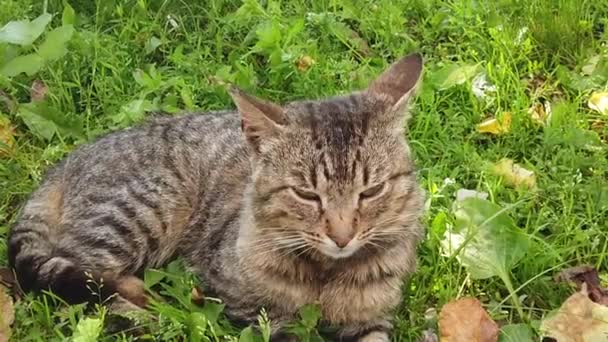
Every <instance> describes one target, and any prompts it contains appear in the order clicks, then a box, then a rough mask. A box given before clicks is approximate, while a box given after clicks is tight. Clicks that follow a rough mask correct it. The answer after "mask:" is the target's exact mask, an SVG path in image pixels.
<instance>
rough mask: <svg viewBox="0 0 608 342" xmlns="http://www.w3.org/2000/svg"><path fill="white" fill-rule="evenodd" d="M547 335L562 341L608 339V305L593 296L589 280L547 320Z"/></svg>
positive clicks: (594, 341) (543, 328)
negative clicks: (588, 289) (590, 294)
mask: <svg viewBox="0 0 608 342" xmlns="http://www.w3.org/2000/svg"><path fill="white" fill-rule="evenodd" d="M540 330H541V331H542V333H543V336H545V337H551V338H554V339H555V340H557V341H559V342H596V341H608V307H606V306H603V305H600V304H597V303H594V302H593V301H592V300H591V299H589V293H588V291H587V284H586V283H584V284H583V285H582V289H581V291H580V292H577V293H575V294H573V295H572V296H570V297H569V298H568V299H566V301H565V302H564V303H563V304H562V306H561V307H560V308H559V310H558V311H557V313H556V314H555V315H553V316H552V317H550V318H548V319H545V320H543V322H542V324H541V327H540Z"/></svg>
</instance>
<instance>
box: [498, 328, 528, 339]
mask: <svg viewBox="0 0 608 342" xmlns="http://www.w3.org/2000/svg"><path fill="white" fill-rule="evenodd" d="M533 341H534V335H533V334H532V329H530V327H529V326H528V325H526V324H509V325H505V326H504V327H502V328H501V329H500V335H498V342H533Z"/></svg>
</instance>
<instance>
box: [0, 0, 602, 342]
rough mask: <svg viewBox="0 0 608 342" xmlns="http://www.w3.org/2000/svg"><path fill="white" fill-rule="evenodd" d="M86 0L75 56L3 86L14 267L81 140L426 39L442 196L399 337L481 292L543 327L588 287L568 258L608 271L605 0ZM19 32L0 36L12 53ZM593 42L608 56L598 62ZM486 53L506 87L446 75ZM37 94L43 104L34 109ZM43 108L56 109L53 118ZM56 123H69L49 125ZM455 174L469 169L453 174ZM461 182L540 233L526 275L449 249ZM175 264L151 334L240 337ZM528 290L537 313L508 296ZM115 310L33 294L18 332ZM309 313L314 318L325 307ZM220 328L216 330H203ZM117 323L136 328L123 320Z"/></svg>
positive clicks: (0, 184) (432, 149)
mask: <svg viewBox="0 0 608 342" xmlns="http://www.w3.org/2000/svg"><path fill="white" fill-rule="evenodd" d="M69 3H70V4H71V6H72V7H73V9H74V10H75V13H76V21H75V33H74V35H73V36H72V38H71V40H70V41H69V43H68V44H67V54H65V55H64V56H63V57H61V58H59V59H58V60H55V61H50V62H48V63H46V64H45V65H44V66H43V67H42V68H41V70H40V71H39V72H37V73H35V74H34V75H32V76H27V75H25V74H20V75H18V76H15V77H10V78H9V77H6V76H2V75H0V89H1V90H2V91H3V92H4V93H5V94H6V95H5V96H2V98H4V99H8V100H6V101H4V100H3V101H2V103H0V113H1V118H5V119H8V120H10V122H11V123H12V125H13V126H14V127H15V128H16V144H15V146H14V148H13V149H12V151H11V152H10V153H8V154H7V153H4V154H3V156H2V157H0V188H1V189H2V191H1V192H0V263H2V264H6V258H5V255H6V243H5V240H6V235H7V232H8V230H9V227H10V226H11V224H12V223H13V222H14V220H15V214H16V212H17V211H18V209H19V206H20V205H21V204H23V203H24V201H25V200H26V199H27V196H28V194H29V193H30V192H31V191H33V189H35V187H36V185H37V184H38V183H39V182H40V180H41V176H42V174H43V172H44V170H45V169H47V168H48V167H49V166H50V165H52V164H53V163H54V162H56V161H58V160H59V159H61V158H62V157H63V156H64V155H65V154H66V153H68V152H69V151H70V150H72V149H73V148H74V146H76V145H78V144H81V143H84V142H86V141H89V140H91V139H92V138H94V137H95V136H98V135H99V134H102V133H104V132H107V131H109V130H112V129H118V128H121V127H126V126H129V125H132V124H134V123H135V122H137V121H139V120H141V119H142V118H144V117H145V113H144V110H167V111H172V112H178V111H180V110H189V111H192V110H202V111H206V110H214V109H222V108H226V107H232V106H233V105H232V104H231V102H230V99H229V96H228V95H227V93H226V91H225V87H224V85H223V84H224V83H226V82H233V83H236V84H238V85H240V86H241V87H243V88H245V89H248V90H251V91H253V92H255V93H256V94H257V95H260V96H265V97H268V98H270V99H273V100H276V101H287V100H293V99H303V98H315V97H321V96H327V95H333V94H336V93H342V92H347V91H349V90H353V89H358V88H362V87H364V86H365V85H366V83H367V82H368V81H369V80H370V79H371V78H372V77H373V76H374V75H376V74H377V73H378V72H380V70H382V69H383V68H384V67H385V66H386V65H387V63H389V62H390V61H392V60H394V59H395V58H397V57H399V56H401V55H404V54H406V53H408V52H412V51H415V50H416V51H420V52H422V53H423V54H424V56H425V59H426V71H425V77H424V83H423V86H422V88H421V90H420V93H419V97H418V99H417V100H416V103H415V105H414V108H413V112H414V118H413V120H412V122H411V125H410V132H409V137H410V140H411V145H412V148H413V150H414V152H415V154H416V160H417V164H418V167H419V180H420V182H421V184H422V186H423V187H424V188H425V189H426V190H427V191H428V197H429V205H430V206H429V210H428V211H427V213H426V215H425V217H424V223H425V225H426V227H427V228H428V232H427V238H426V239H425V241H424V242H422V243H421V244H420V246H419V269H418V271H417V273H416V274H415V275H414V276H413V277H412V279H411V280H410V281H409V282H407V284H405V285H404V298H405V300H404V303H403V305H402V307H401V309H400V310H399V312H398V315H397V318H396V327H397V328H396V331H395V339H396V340H402V341H413V340H416V339H417V338H418V337H419V336H421V334H422V332H423V330H424V329H426V328H427V327H428V326H430V325H432V323H430V322H428V321H426V320H425V312H426V311H427V310H428V309H430V308H435V309H437V310H439V309H440V308H441V306H442V305H443V304H445V303H447V302H448V301H450V300H452V299H454V298H456V297H459V296H465V295H470V296H475V297H477V298H479V299H481V300H482V302H483V303H484V304H486V307H487V308H488V310H489V311H490V313H491V315H492V316H493V318H495V319H496V320H499V321H500V322H502V323H517V322H523V323H525V324H528V325H530V326H531V327H532V328H536V327H538V321H539V320H540V319H542V317H543V316H544V315H546V314H547V313H548V312H549V311H550V310H553V309H556V308H558V307H559V306H560V304H561V303H562V302H563V300H564V299H565V298H566V297H567V296H568V295H569V293H570V292H571V290H570V289H568V288H567V287H565V286H564V285H558V284H556V283H554V282H553V280H552V276H553V275H554V274H555V273H556V272H558V271H559V270H560V269H562V268H565V267H568V266H573V265H577V264H583V263H586V264H591V265H594V266H595V267H597V268H598V269H600V271H601V272H603V273H604V274H605V273H606V272H607V271H608V149H607V143H608V124H607V122H606V121H607V119H608V117H607V116H605V115H604V116H602V115H600V114H598V113H597V112H593V111H591V110H589V109H588V107H587V99H588V97H589V95H590V93H591V92H592V91H597V90H605V89H607V87H608V45H607V44H608V32H607V31H606V29H605V27H606V26H608V2H606V1H593V2H591V1H581V0H556V1H539V0H534V1H520V0H500V1H490V2H484V1H464V0H463V1H461V0H458V1H439V0H409V1H406V0H399V1H392V0H379V1H371V0H369V1H355V0H315V1H312V0H311V1H288V0H283V1H280V0H276V1H270V0H268V1H261V4H258V2H257V1H255V0H246V1H243V2H241V1H236V0H233V1H228V0H225V1H223V0H208V1H190V0H181V1H161V0H138V1H134V0H132V1H118V0H111V1H109V0H103V1H102V0H96V1H84V0H78V1H76V0H69ZM304 3H305V4H304ZM63 7H64V6H63V3H62V1H59V0H50V1H45V2H42V1H34V0H8V1H4V2H3V4H2V6H0V25H4V24H5V23H7V22H9V21H11V20H18V19H25V18H29V19H33V18H35V17H37V16H38V15H40V14H41V13H42V12H43V11H44V9H45V8H46V10H47V11H48V12H49V13H51V14H54V15H55V16H54V17H53V20H52V21H51V23H50V24H49V27H47V32H48V31H49V28H55V27H58V26H60V25H61V23H62V18H61V17H62V13H63ZM40 40H44V38H42V39H39V40H38V41H36V43H35V44H34V45H35V46H39V44H40V43H39V41H40ZM5 45H6V44H4V45H2V44H1V43H0V65H2V63H4V62H3V58H4V57H3V56H4V55H6V46H5ZM156 45H158V46H156ZM33 49H36V48H33ZM26 50H27V51H26ZM28 51H29V50H28V48H25V49H21V53H26V52H28ZM32 51H34V50H32ZM30 52H31V51H30ZM303 56H309V57H310V58H312V60H313V61H314V63H313V64H312V65H310V66H309V67H307V68H303V69H306V70H300V69H299V68H298V67H297V65H298V61H300V59H301V58H302V57H303ZM594 56H599V57H596V58H599V62H598V63H597V66H596V67H595V70H592V71H591V72H589V70H590V67H589V63H590V59H591V58H592V57H594ZM474 65H477V69H476V70H475V72H474V73H473V75H472V76H476V75H478V74H480V73H484V74H485V75H486V77H487V79H488V80H489V81H490V82H491V83H492V84H493V85H495V86H496V92H494V93H492V94H490V96H489V97H488V98H487V99H485V100H484V99H479V98H477V97H476V96H474V94H473V92H472V90H471V82H472V80H471V78H467V79H465V80H464V82H463V83H462V84H453V82H452V83H450V82H448V83H446V82H447V81H446V78H447V77H448V76H450V71H454V70H456V71H459V70H460V71H462V70H464V69H462V68H463V67H467V66H474ZM458 68H460V69H458ZM452 76H453V74H452ZM36 79H39V80H42V81H43V82H44V83H45V84H46V85H47V87H48V90H49V93H48V98H47V100H46V101H44V102H43V104H42V105H40V106H39V107H33V109H32V107H28V105H27V103H28V102H29V101H30V97H29V96H30V95H29V88H30V86H31V84H32V82H33V81H34V80H36ZM539 102H540V103H545V102H549V103H551V106H552V119H551V122H550V124H548V125H546V126H539V125H536V124H535V123H534V122H533V121H532V120H531V119H530V115H529V114H528V108H530V107H531V106H533V105H534V104H536V103H539ZM11 103H12V104H11ZM16 103H18V104H19V105H17V106H16V107H17V108H12V109H11V107H14V105H15V104H16ZM23 108H25V109H23ZM28 108H29V109H30V110H33V111H34V114H30V115H29V116H28V114H27V113H25V112H24V111H25V110H27V109H28ZM503 112H511V113H512V115H513V123H512V127H511V130H510V132H509V133H507V134H503V135H500V136H493V135H487V134H481V133H478V132H477V131H476V129H475V126H476V124H478V123H480V122H481V121H482V120H484V119H485V118H486V117H489V116H494V115H496V114H500V113H503ZM32 115H33V116H32ZM32 117H33V118H34V119H38V120H42V121H39V124H38V126H36V124H35V123H32V120H34V119H32ZM41 117H42V119H40V118H41ZM28 120H29V121H28ZM40 122H42V123H40ZM40 125H42V126H40ZM41 127H42V128H41ZM45 127H46V128H48V127H52V129H54V130H56V131H57V133H56V134H52V133H51V134H48V133H47V134H45V133H44V128H45ZM505 157H506V158H511V159H513V160H514V161H515V162H517V163H519V164H521V165H522V166H524V167H526V168H527V169H530V170H532V171H534V172H535V174H536V178H537V184H538V189H537V190H535V191H532V190H525V189H515V188H512V187H510V186H509V185H508V184H506V183H505V182H504V181H503V180H502V179H501V178H499V177H497V176H495V175H493V174H492V173H491V172H489V171H488V167H487V163H493V162H496V161H498V160H500V159H502V158H505ZM447 178H450V179H452V180H453V181H454V182H453V183H452V182H448V183H447V184H446V185H445V186H443V184H444V180H445V179H447ZM460 188H467V189H476V190H479V191H485V192H487V193H489V198H490V200H491V201H492V202H494V203H496V204H498V205H500V206H501V207H503V208H506V209H505V210H506V212H507V214H508V215H509V216H510V217H511V218H513V219H514V221H515V222H516V224H517V225H518V227H520V228H521V230H522V232H523V233H525V234H526V236H527V237H528V239H529V241H530V247H529V249H528V251H527V254H526V255H525V257H524V258H523V259H522V260H520V261H519V262H518V263H517V264H516V265H515V266H514V267H513V268H512V269H510V274H509V277H510V279H511V282H512V287H513V288H512V289H511V290H509V289H508V288H507V286H506V285H505V283H504V282H503V281H502V280H500V279H499V278H498V277H492V278H489V279H485V280H477V279H472V278H471V277H469V276H468V273H467V269H465V268H463V267H462V266H461V264H460V263H459V262H458V260H457V259H455V258H447V257H445V256H442V253H441V241H442V240H443V239H444V232H445V230H446V227H447V226H449V225H450V224H451V223H453V222H454V216H453V212H452V202H453V201H454V194H455V191H456V190H458V189H460ZM168 272H169V273H170V274H173V275H171V276H167V277H165V280H164V281H163V282H162V285H160V286H161V287H162V290H161V291H163V292H164V294H165V295H166V296H165V298H169V299H167V300H169V302H164V301H162V300H161V301H160V302H159V303H158V305H155V306H153V308H152V309H151V310H150V317H140V318H138V320H137V322H139V323H138V324H139V325H140V328H142V329H144V330H145V332H146V333H147V334H148V337H150V338H156V339H158V340H170V339H172V336H180V335H182V334H187V335H188V336H190V339H192V340H206V339H208V338H210V339H212V340H213V339H214V337H213V336H221V335H229V334H234V335H235V336H238V331H236V330H234V329H233V328H231V327H229V326H228V325H227V324H226V322H225V321H224V320H223V319H222V318H221V317H220V318H218V320H217V321H216V320H215V319H214V317H216V316H217V315H216V310H218V309H219V307H218V306H217V305H213V303H211V304H209V303H207V304H206V305H205V308H204V310H202V311H201V310H200V309H199V308H196V307H194V306H191V305H190V304H189V299H188V298H189V297H188V296H189V293H190V292H189V291H190V289H191V286H192V283H193V282H192V280H191V279H190V278H189V277H188V276H175V274H178V275H179V274H182V275H183V272H181V271H179V268H176V267H175V266H172V269H170V270H168ZM157 286H159V285H157ZM513 291H515V292H516V294H515V295H516V296H517V297H518V298H519V301H515V303H521V307H522V312H518V310H515V308H514V307H513V303H514V302H513V301H512V300H511V298H509V296H510V295H511V292H513ZM170 303H176V304H170ZM522 313H523V315H522ZM304 316H306V315H304ZM313 316H314V315H313ZM85 317H88V319H85ZM205 319H209V320H210V321H212V322H214V323H213V324H210V325H207V324H206V323H205ZM101 321H105V322H106V323H107V322H108V321H110V318H109V315H108V314H107V313H106V310H105V309H103V308H98V309H96V310H92V311H85V310H84V309H83V307H81V306H73V307H68V306H66V305H63V304H61V303H60V302H59V301H58V300H56V299H53V298H52V297H50V296H39V297H33V296H28V297H26V298H25V299H23V300H22V301H21V302H20V303H19V304H18V305H17V307H16V322H15V325H14V327H13V333H14V340H15V341H28V340H40V341H49V340H63V339H65V338H66V336H71V335H72V333H73V331H75V330H79V329H80V330H82V331H89V330H90V331H95V329H96V324H97V323H100V322H101ZM307 322H308V323H307ZM300 324H301V325H302V326H301V327H300V328H301V329H300V330H302V329H303V330H307V329H308V328H306V327H307V326H310V325H311V324H310V319H309V320H308V321H307V319H305V317H304V318H303V322H300ZM312 325H314V324H312ZM205 326H208V328H209V329H211V330H209V329H207V330H205V331H204V332H201V329H202V328H201V327H205ZM87 329H89V330H87ZM82 331H81V333H82ZM102 336H103V338H104V339H107V340H113V339H118V340H129V339H130V338H131V337H128V336H129V335H128V334H124V333H113V332H108V331H105V332H104V333H103V334H102ZM85 340H86V339H85ZM243 340H247V339H245V337H243ZM86 341H88V340H86Z"/></svg>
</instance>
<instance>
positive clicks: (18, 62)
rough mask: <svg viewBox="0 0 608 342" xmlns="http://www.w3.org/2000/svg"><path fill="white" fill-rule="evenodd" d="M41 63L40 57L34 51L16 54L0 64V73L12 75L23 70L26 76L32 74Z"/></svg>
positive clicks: (39, 67)
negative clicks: (0, 67) (0, 66)
mask: <svg viewBox="0 0 608 342" xmlns="http://www.w3.org/2000/svg"><path fill="white" fill-rule="evenodd" d="M43 64H44V61H43V60H42V58H41V57H40V56H39V55H38V54H35V53H30V54H27V55H23V56H17V57H15V58H13V59H11V60H10V61H8V63H6V64H4V66H2V69H0V74H2V75H5V76H7V77H14V76H17V75H19V74H20V73H22V72H23V73H25V74H27V75H28V76H32V75H34V74H35V73H37V72H38V71H39V70H40V69H41V68H42V66H43Z"/></svg>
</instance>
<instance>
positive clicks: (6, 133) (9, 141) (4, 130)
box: [0, 116, 15, 157]
mask: <svg viewBox="0 0 608 342" xmlns="http://www.w3.org/2000/svg"><path fill="white" fill-rule="evenodd" d="M13 146H15V129H14V128H13V126H12V125H11V122H10V121H9V120H8V119H7V118H5V117H3V116H0V157H2V156H6V155H8V154H10V151H11V150H12V149H13Z"/></svg>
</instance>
